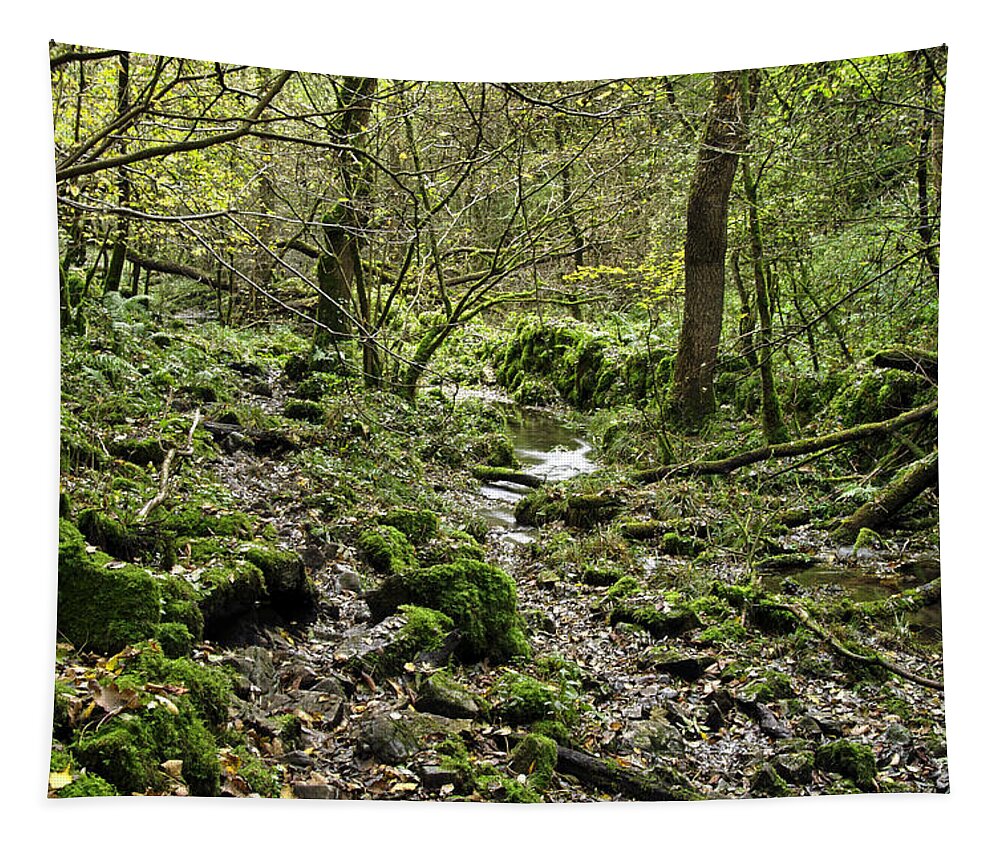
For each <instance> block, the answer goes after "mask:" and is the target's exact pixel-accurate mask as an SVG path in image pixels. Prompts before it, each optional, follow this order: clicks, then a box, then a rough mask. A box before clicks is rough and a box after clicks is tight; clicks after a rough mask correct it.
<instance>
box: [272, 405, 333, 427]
mask: <svg viewBox="0 0 1000 851" xmlns="http://www.w3.org/2000/svg"><path fill="white" fill-rule="evenodd" d="M281 412H282V413H283V414H284V415H285V416H286V417H288V419H290V420H303V421H305V422H307V423H313V424H314V425H322V424H323V423H324V422H325V421H326V408H324V407H323V405H321V404H320V403H319V402H313V401H311V400H309V399H289V400H288V401H287V402H286V403H285V405H284V407H283V408H282V409H281Z"/></svg>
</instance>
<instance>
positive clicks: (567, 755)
mask: <svg viewBox="0 0 1000 851" xmlns="http://www.w3.org/2000/svg"><path fill="white" fill-rule="evenodd" d="M556 771H558V772H560V773H562V774H570V775H572V776H573V777H575V778H576V779H577V780H579V781H580V782H581V783H585V784H587V785H590V786H596V787H597V788H598V789H604V790H606V791H608V792H611V793H612V794H617V795H621V796H622V797H624V798H630V799H632V800H636V801H689V800H691V799H693V798H697V797H700V796H699V795H698V794H697V793H696V792H695V791H694V790H693V789H691V787H690V786H689V785H688V784H687V782H686V781H685V780H684V778H682V777H680V776H678V778H677V781H678V782H677V783H676V784H675V785H665V784H663V783H662V782H661V781H660V780H659V779H658V778H657V777H656V775H654V774H653V773H652V772H643V771H637V770H636V769H634V768H626V767H625V766H622V765H620V764H618V763H616V762H614V761H612V760H604V759H600V758H599V757H596V756H592V755H591V754H589V753H584V752H583V751H578V750H573V749H572V748H565V747H563V746H562V745H559V746H558V749H557V758H556Z"/></svg>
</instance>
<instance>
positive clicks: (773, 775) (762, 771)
mask: <svg viewBox="0 0 1000 851" xmlns="http://www.w3.org/2000/svg"><path fill="white" fill-rule="evenodd" d="M791 794H792V790H791V789H789V788H788V784H787V783H786V782H785V781H784V780H782V779H781V777H780V776H779V775H778V772H777V771H776V770H775V768H774V766H773V765H771V763H769V762H765V763H764V764H763V765H762V766H761V767H760V768H759V769H758V770H757V773H756V774H755V775H754V778H753V780H752V781H750V795H751V797H754V798H786V797H788V796H789V795H791Z"/></svg>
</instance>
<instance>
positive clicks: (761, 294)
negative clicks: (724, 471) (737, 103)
mask: <svg viewBox="0 0 1000 851" xmlns="http://www.w3.org/2000/svg"><path fill="white" fill-rule="evenodd" d="M744 94H745V96H746V94H747V93H746V92H745V93H744ZM742 164H743V169H742V171H743V190H744V192H745V193H746V200H747V214H748V217H749V231H750V256H751V258H752V260H753V280H754V289H755V291H756V294H757V318H758V321H759V322H760V332H759V334H758V341H759V343H758V345H757V349H758V356H757V365H758V369H759V372H760V403H761V405H760V406H761V415H762V425H763V429H764V440H765V441H767V443H784V442H785V441H787V440H788V431H787V430H786V429H785V424H784V423H783V422H782V420H781V406H780V404H779V402H778V393H777V391H776V390H775V389H774V369H773V355H774V346H773V344H772V340H771V294H770V293H769V292H768V286H767V277H766V276H765V273H764V236H763V234H762V232H761V228H760V214H759V212H758V209H757V181H755V180H754V179H753V177H752V176H751V174H750V164H749V163H748V162H747V160H746V159H744V160H743V161H742Z"/></svg>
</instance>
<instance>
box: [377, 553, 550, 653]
mask: <svg viewBox="0 0 1000 851" xmlns="http://www.w3.org/2000/svg"><path fill="white" fill-rule="evenodd" d="M365 597H366V600H367V602H368V606H369V608H370V609H371V612H372V617H373V618H374V619H375V620H382V619H384V618H386V617H388V616H389V615H390V614H392V613H393V612H394V611H395V610H396V609H397V608H398V607H399V606H401V605H403V604H405V603H412V604H414V605H418V606H426V607H428V608H431V609H437V610H438V611H441V612H444V613H445V614H446V615H448V617H450V618H452V620H454V622H455V626H456V627H457V628H458V630H459V632H460V633H461V642H460V643H459V646H458V654H459V656H460V657H462V658H463V659H466V660H474V659H484V658H489V659H491V660H493V661H502V660H505V659H509V658H511V657H513V656H527V655H530V652H531V648H530V646H529V644H528V641H527V639H526V637H525V634H524V621H523V619H522V617H521V615H520V613H519V612H518V610H517V590H516V588H515V586H514V580H513V579H511V577H510V575H509V574H507V573H506V572H505V571H504V570H502V569H501V568H499V567H494V566H493V565H490V564H487V563H485V562H481V561H475V560H473V559H457V560H456V561H454V562H452V563H450V564H440V565H435V566H433V567H422V568H416V569H413V570H407V571H405V572H403V573H397V574H395V575H394V576H391V577H389V578H388V579H387V580H386V581H385V582H384V583H383V584H382V585H381V586H380V587H379V588H378V589H376V590H374V591H372V592H369V593H368V594H366V595H365Z"/></svg>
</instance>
